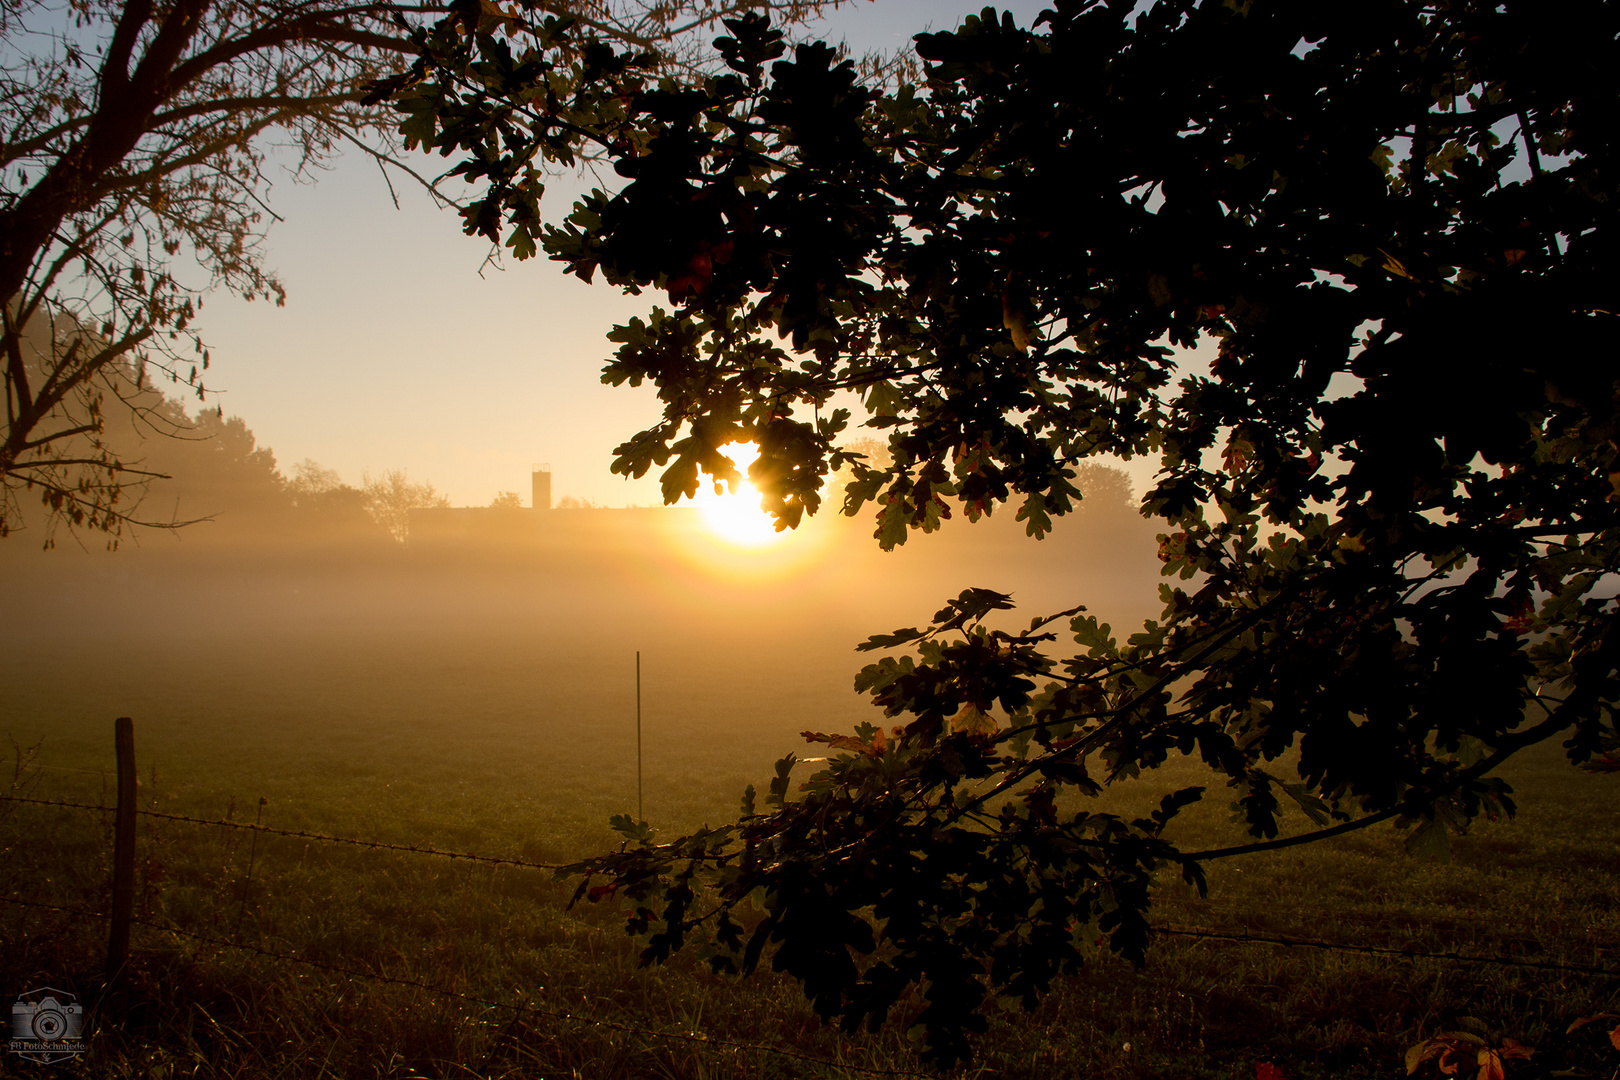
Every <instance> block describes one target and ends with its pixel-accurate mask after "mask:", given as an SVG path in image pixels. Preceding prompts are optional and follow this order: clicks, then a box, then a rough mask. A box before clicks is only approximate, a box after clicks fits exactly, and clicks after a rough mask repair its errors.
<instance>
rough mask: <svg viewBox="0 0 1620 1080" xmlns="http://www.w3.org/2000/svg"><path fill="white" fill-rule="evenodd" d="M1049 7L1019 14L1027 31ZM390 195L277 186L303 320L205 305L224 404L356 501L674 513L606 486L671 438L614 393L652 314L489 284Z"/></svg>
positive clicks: (879, 7) (545, 289) (877, 18)
mask: <svg viewBox="0 0 1620 1080" xmlns="http://www.w3.org/2000/svg"><path fill="white" fill-rule="evenodd" d="M1043 6H1046V5H1043V4H1040V3H1034V2H1028V0H1021V2H1017V3H1013V4H1010V5H1007V7H1008V9H1010V10H1012V11H1013V13H1014V15H1015V17H1016V18H1017V19H1018V20H1019V22H1020V23H1021V24H1022V25H1029V24H1030V23H1031V22H1032V21H1033V20H1034V18H1035V16H1036V15H1037V14H1038V13H1039V11H1040V10H1041V8H1042V7H1043ZM980 7H981V5H980V4H977V3H972V2H964V0H926V2H925V0H876V2H875V3H874V2H865V0H863V2H859V3H855V4H851V5H847V6H846V7H845V8H844V9H842V10H841V11H839V12H837V13H835V14H834V16H833V17H832V18H830V19H829V20H828V22H827V27H828V33H829V35H830V36H832V37H835V38H836V37H843V38H845V39H846V40H847V41H848V42H849V44H850V46H851V47H852V48H853V49H856V50H863V49H867V48H874V47H875V48H884V49H893V48H897V47H899V46H900V45H902V44H904V43H905V42H907V41H908V40H909V39H910V36H911V35H912V34H914V33H916V32H919V31H920V30H922V29H925V28H929V27H930V26H931V27H932V28H933V29H946V28H949V27H951V26H955V25H956V24H957V23H958V22H959V21H960V18H961V16H962V15H964V14H968V13H973V12H977V11H978V10H980ZM574 187H575V185H571V184H570V185H562V184H560V185H556V186H555V187H553V188H552V189H551V190H550V191H548V194H547V199H546V202H547V205H546V215H547V217H548V219H551V220H555V219H557V218H560V217H562V216H563V215H565V214H566V213H567V212H568V208H569V204H570V203H571V201H572V196H571V190H572V189H573V188H574ZM394 188H395V190H396V191H397V193H398V196H399V202H400V208H399V209H398V210H396V209H395V208H394V205H393V201H392V199H391V198H390V196H389V190H388V187H387V185H386V184H385V183H384V181H383V178H382V176H381V175H380V173H379V171H378V169H377V167H376V166H375V165H374V164H372V163H370V162H369V161H367V160H363V159H362V158H361V157H360V155H358V154H350V155H348V156H346V157H344V158H343V159H341V160H340V161H338V162H337V163H336V164H335V165H334V166H333V167H332V168H331V169H330V170H329V171H327V172H325V173H323V174H321V175H320V176H319V178H318V179H317V181H316V182H315V183H313V184H296V183H293V182H292V181H291V180H289V179H287V178H286V177H285V176H280V177H278V178H277V180H276V182H275V185H274V188H273V189H272V191H271V199H270V205H271V207H272V208H273V209H274V210H275V212H276V213H277V214H279V215H281V217H282V218H283V219H284V220H283V221H282V222H280V223H278V224H276V225H274V226H273V227H272V229H271V230H270V237H269V243H268V258H267V261H268V263H269V265H270V266H271V267H272V268H273V269H274V270H275V271H276V272H277V273H279V274H280V276H281V278H282V280H283V282H284V283H285V284H286V286H287V290H288V297H287V305H286V307H284V308H279V309H278V308H275V307H272V306H270V305H267V304H264V303H262V302H261V303H254V304H249V303H246V302H244V301H241V300H240V299H236V298H233V297H231V296H228V295H224V294H216V295H213V296H210V297H209V299H208V301H207V303H206V306H205V308H204V310H203V313H202V314H203V318H202V320H201V324H202V330H203V333H204V334H205V336H206V338H207V341H208V344H209V345H210V347H211V348H212V354H213V366H212V369H211V371H210V375H209V379H208V386H209V388H210V398H209V403H210V405H215V404H218V405H223V407H224V409H225V411H226V413H227V414H228V415H238V416H241V417H243V418H244V419H245V420H246V421H247V423H248V426H249V427H250V428H252V429H253V431H254V433H255V434H256V435H257V436H258V437H259V441H260V443H261V444H262V445H268V446H270V447H271V448H272V449H273V450H274V451H275V453H276V458H277V460H278V462H279V463H280V464H281V466H282V468H283V470H286V469H287V468H289V467H290V466H291V465H293V464H294V463H296V462H298V461H301V460H303V459H304V458H313V459H315V460H316V461H318V462H320V463H321V464H322V465H325V466H327V467H328V468H332V469H336V470H337V471H338V472H339V473H340V474H341V475H342V476H343V478H344V479H345V480H347V481H348V482H350V483H357V482H358V481H359V480H360V477H361V473H362V471H364V470H370V471H371V472H372V473H374V474H375V473H379V472H382V471H383V470H387V469H393V468H405V469H407V470H408V471H409V472H410V474H411V477H412V478H413V479H416V480H425V481H429V482H431V483H432V484H434V485H435V486H436V487H437V488H438V489H439V490H441V491H443V492H445V493H446V494H448V495H449V496H450V498H451V500H452V501H453V502H454V503H455V504H456V505H483V504H486V503H488V502H489V500H490V499H491V498H492V497H494V495H495V493H496V492H497V491H500V490H510V491H517V492H520V493H522V494H523V495H524V497H525V499H526V498H527V496H528V492H529V468H530V465H531V464H532V463H534V462H548V463H550V465H551V466H552V470H553V474H554V479H553V485H552V491H553V494H554V497H557V498H560V497H562V496H564V495H577V496H583V497H586V498H590V499H593V500H595V501H597V502H603V503H607V504H609V505H626V504H638V503H639V504H653V503H657V502H659V501H660V496H659V491H658V487H657V480H656V477H655V476H654V475H652V474H649V475H648V476H647V477H645V478H643V479H642V480H640V481H626V480H624V479H623V478H622V477H617V476H614V475H612V474H611V473H610V472H609V466H610V463H611V461H612V456H613V455H612V451H613V447H614V446H615V445H617V444H618V443H619V442H621V441H623V440H624V439H625V438H628V437H629V436H630V435H632V434H634V433H635V432H636V431H638V430H640V429H641V428H643V427H646V426H648V425H649V424H650V423H652V422H654V421H655V420H656V418H657V415H658V407H657V402H656V399H655V398H654V397H653V395H652V393H651V391H650V389H648V388H645V387H644V388H642V389H641V390H629V389H626V388H619V389H612V388H608V387H604V386H602V385H601V384H600V382H599V378H598V377H599V372H600V369H601V366H602V361H603V360H604V359H605V358H606V357H607V356H608V355H609V352H610V350H609V349H608V347H607V343H606V342H605V340H604V335H605V333H606V332H607V330H608V329H609V328H610V327H611V325H612V324H613V323H614V322H615V321H622V320H623V319H625V318H626V317H628V316H631V315H636V314H642V313H644V312H645V311H647V310H648V309H649V308H650V307H651V305H652V303H654V302H655V300H654V298H653V297H652V296H650V295H646V296H642V297H623V296H620V295H618V294H617V293H616V292H615V291H614V290H612V289H611V288H609V287H606V286H603V285H600V284H599V285H597V286H595V287H592V286H586V285H584V284H582V283H580V282H579V281H578V280H577V279H574V278H571V277H565V276H564V275H563V273H562V272H561V269H560V267H559V266H558V265H557V264H555V263H550V262H548V261H544V260H531V261H530V262H527V263H522V264H519V263H516V262H511V261H509V262H508V263H507V264H506V265H505V267H504V268H492V267H484V269H483V274H482V276H480V273H479V270H480V266H481V264H482V263H483V261H484V258H485V255H486V254H487V253H488V245H487V243H486V242H484V241H483V240H480V239H473V238H469V237H466V236H463V235H462V234H461V231H460V228H459V226H458V224H457V219H456V217H455V215H454V214H453V213H452V212H449V211H442V210H438V209H436V208H434V207H433V206H432V205H431V204H430V203H429V201H428V199H427V198H426V196H425V195H424V194H423V193H421V192H420V191H419V190H413V188H412V187H411V185H410V183H409V182H408V181H406V182H403V183H402V182H401V181H400V180H399V179H396V180H395V182H394ZM659 299H661V296H660V297H659Z"/></svg>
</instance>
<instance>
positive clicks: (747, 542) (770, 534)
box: [692, 443, 786, 547]
mask: <svg viewBox="0 0 1620 1080" xmlns="http://www.w3.org/2000/svg"><path fill="white" fill-rule="evenodd" d="M726 456H727V457H729V458H731V459H732V461H734V462H736V464H737V469H738V471H739V472H741V473H743V475H744V476H746V475H747V474H748V466H749V465H751V464H753V461H754V459H755V458H757V457H759V448H758V447H756V446H755V445H753V444H752V443H734V444H732V445H731V446H730V447H729V448H727V450H726ZM714 487H715V485H714V481H713V479H712V478H710V477H708V476H705V477H703V478H702V482H701V483H700V484H699V485H698V491H697V496H696V497H695V498H694V499H693V500H692V502H693V503H694V504H695V505H696V506H697V507H698V509H699V510H701V511H703V523H704V525H706V526H707V527H708V529H709V531H710V532H711V533H713V534H714V535H715V536H716V537H717V538H719V539H720V540H723V541H725V542H726V543H728V544H732V545H734V546H736V547H763V546H765V545H766V544H774V543H776V542H777V541H778V540H780V539H782V537H783V536H784V535H786V534H785V533H781V532H777V531H776V525H775V523H774V522H772V520H771V516H770V515H769V514H767V513H766V512H765V511H763V510H761V509H760V508H759V492H758V491H757V490H755V488H754V485H753V484H750V483H749V482H748V481H747V480H746V479H745V480H743V481H742V482H741V483H739V484H738V485H737V489H736V490H735V491H731V490H727V489H725V488H724V486H723V485H722V491H721V492H719V493H717V492H716V491H715V490H714Z"/></svg>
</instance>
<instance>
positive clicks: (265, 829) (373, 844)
mask: <svg viewBox="0 0 1620 1080" xmlns="http://www.w3.org/2000/svg"><path fill="white" fill-rule="evenodd" d="M0 802H19V803H31V804H33V805H35V806H65V807H68V808H69V809H74V810H99V811H101V812H103V813H111V812H112V811H113V809H114V808H113V807H111V806H98V805H97V804H95V803H78V802H59V801H57V800H54V799H30V798H25V797H24V796H21V795H0ZM135 813H137V814H139V815H142V816H143V817H151V818H162V819H163V820H165V821H184V822H187V823H189V824H192V825H211V826H215V827H217V828H221V829H243V830H245V831H247V832H255V833H265V834H267V835H270V836H290V837H293V838H295V839H299V840H321V841H324V842H326V843H328V844H350V845H352V846H354V847H363V848H375V849H377V850H379V851H402V852H405V853H406V854H410V855H437V856H439V857H441V858H445V859H466V860H467V861H468V862H479V863H490V864H493V865H496V866H521V867H526V868H528V869H531V870H561V869H563V867H564V866H565V865H567V864H565V863H542V862H533V861H531V860H529V859H511V858H507V857H505V856H502V855H479V854H476V853H474V852H470V851H449V850H447V849H445V848H436V847H424V846H422V845H421V844H389V843H384V842H383V841H381V840H359V839H356V838H355V837H351V836H332V835H331V834H329V833H316V832H307V831H305V830H303V829H277V828H273V827H271V826H269V825H260V824H257V823H255V822H252V821H232V820H230V819H229V818H200V817H192V816H191V815H189V814H170V813H167V812H165V811H162V810H140V809H137V810H136V811H135Z"/></svg>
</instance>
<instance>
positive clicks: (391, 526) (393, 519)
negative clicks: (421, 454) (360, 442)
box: [361, 469, 450, 544]
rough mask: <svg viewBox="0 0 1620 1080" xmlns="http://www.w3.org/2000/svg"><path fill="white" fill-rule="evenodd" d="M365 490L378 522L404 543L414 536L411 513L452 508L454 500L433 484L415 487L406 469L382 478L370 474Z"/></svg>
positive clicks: (370, 508)
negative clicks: (440, 491) (435, 488)
mask: <svg viewBox="0 0 1620 1080" xmlns="http://www.w3.org/2000/svg"><path fill="white" fill-rule="evenodd" d="M364 480H365V482H364V484H363V485H362V486H361V490H362V491H364V492H365V493H366V509H367V510H369V511H370V512H371V516H372V517H373V518H375V519H376V520H377V523H378V524H379V525H381V526H382V527H383V528H385V529H387V530H388V532H389V534H390V535H392V536H393V538H394V539H395V540H398V541H399V542H400V543H402V544H403V543H404V542H405V541H406V540H407V539H409V538H410V535H411V511H412V510H422V509H426V508H429V507H443V506H449V505H450V500H449V498H448V497H446V496H444V495H440V494H439V493H438V492H437V491H434V490H433V485H432V484H413V483H411V481H410V478H409V477H408V476H406V474H405V470H404V469H390V470H388V472H386V473H384V474H383V475H382V477H381V478H380V479H376V480H373V479H372V478H371V475H370V474H369V473H368V474H366V475H365V478H364Z"/></svg>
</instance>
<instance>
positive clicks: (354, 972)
mask: <svg viewBox="0 0 1620 1080" xmlns="http://www.w3.org/2000/svg"><path fill="white" fill-rule="evenodd" d="M118 750H119V754H120V758H121V760H120V762H119V766H120V768H119V769H118V778H119V781H120V783H119V788H120V791H119V799H118V802H117V805H116V806H108V805H106V804H105V802H103V803H87V802H76V801H71V800H62V799H41V798H36V797H33V796H27V795H19V794H15V793H14V792H13V793H7V792H0V803H10V804H20V805H31V806H40V807H53V808H57V809H67V810H84V811H92V812H96V813H99V814H102V815H106V814H109V813H111V814H114V815H115V822H114V829H115V832H117V833H119V834H121V835H133V832H134V819H135V818H137V817H147V818H152V819H157V820H164V821H174V822H181V823H185V824H190V825H195V826H199V827H204V828H218V829H231V830H239V831H242V832H247V833H251V834H253V835H255V836H257V835H260V834H262V835H266V836H280V837H286V838H289V839H297V840H304V841H314V842H319V843H329V844H339V845H347V846H350V847H356V848H363V849H370V850H377V851H386V852H395V853H400V854H407V855H417V856H426V857H430V858H442V859H455V860H462V861H466V862H471V863H477V864H483V865H489V866H504V867H513V868H519V869H530V870H542V871H552V872H555V871H558V870H562V869H565V868H566V866H567V865H568V864H564V863H548V862H540V861H536V860H531V859H522V858H514V857H510V856H501V855H489V854H484V853H479V852H468V851H455V850H450V849H446V848H440V847H433V846H430V845H422V844H398V843H389V842H386V841H378V840H365V839H361V838H358V837H348V836H336V835H332V834H330V833H322V832H314V831H310V830H306V829H282V828H277V827H275V826H270V825H265V824H263V823H262V821H254V822H248V821H236V820H233V819H230V818H206V817H196V816H193V815H190V814H179V813H172V812H168V811H161V810H154V809H142V808H139V807H137V806H135V803H134V788H135V784H134V761H133V743H132V742H130V743H129V744H128V750H127V754H128V760H127V761H126V760H122V759H123V758H124V756H125V752H126V746H125V742H124V741H123V740H120V741H119V744H118ZM61 771H72V772H83V773H90V774H95V773H96V770H89V769H72V770H69V769H63V770H61ZM100 775H103V776H105V775H106V774H105V773H100ZM126 776H127V778H128V779H127V782H126ZM261 809H262V802H261ZM118 847H119V850H118V852H117V853H116V855H115V866H114V879H115V886H114V890H113V906H112V907H113V909H112V910H111V911H107V912H98V911H92V910H89V909H85V908H75V907H67V906H63V905H58V904H52V903H47V902H44V901H39V900H30V899H26V898H24V897H19V896H0V903H5V904H9V905H14V906H20V907H27V908H35V909H42V910H48V911H53V912H56V913H59V914H66V915H71V916H74V917H76V918H80V919H85V920H91V919H94V920H106V921H109V923H110V932H109V954H108V960H107V969H108V975H109V978H111V977H114V976H116V975H117V974H118V973H119V972H120V971H122V969H123V967H124V964H125V963H126V961H127V951H128V947H129V946H128V942H129V928H130V927H131V926H141V927H144V928H148V929H152V930H157V931H160V932H163V933H167V934H171V935H174V936H176V937H179V938H185V939H189V940H192V941H195V942H199V943H202V944H206V945H209V946H213V947H215V948H225V949H233V950H238V951H242V952H247V953H253V954H257V955H259V956H262V957H265V958H266V959H270V960H273V961H276V962H278V963H285V964H294V965H300V966H304V967H309V968H314V969H317V970H322V971H325V972H327V973H329V974H333V975H337V976H341V977H344V978H350V979H361V980H365V981H368V982H372V983H377V984H385V985H396V986H403V987H409V988H414V989H417V990H421V991H423V992H426V993H430V994H434V995H436V996H440V997H443V998H447V999H453V1000H459V1001H464V1002H467V1003H469V1004H476V1005H479V1006H483V1007H486V1008H490V1009H494V1010H498V1011H499V1010H508V1009H510V1010H514V1013H513V1019H512V1023H510V1024H508V1025H507V1026H506V1030H505V1032H503V1034H502V1035H501V1037H500V1039H498V1040H497V1047H496V1049H498V1044H499V1042H500V1041H502V1040H504V1039H505V1037H506V1035H507V1034H508V1033H509V1032H510V1031H511V1030H512V1029H513V1028H514V1027H515V1026H516V1024H517V1022H518V1021H519V1020H521V1019H522V1017H523V1016H524V1015H525V1014H532V1015H534V1016H537V1017H543V1018H546V1019H549V1020H552V1021H557V1022H565V1023H572V1024H578V1025H584V1026H591V1027H596V1028H600V1029H604V1030H610V1031H618V1032H622V1033H625V1034H631V1035H637V1036H641V1037H644V1038H650V1039H656V1040H662V1041H667V1042H680V1043H687V1044H695V1045H702V1046H706V1047H709V1048H714V1049H722V1050H731V1051H750V1052H754V1053H765V1054H771V1055H775V1056H778V1057H782V1058H787V1059H791V1060H795V1061H800V1062H803V1063H805V1064H815V1065H821V1066H825V1067H828V1068H834V1069H843V1070H845V1071H846V1072H851V1073H859V1074H862V1075H870V1076H897V1077H928V1076H931V1075H932V1074H929V1073H923V1072H916V1071H911V1070H905V1069H894V1068H888V1067H874V1066H866V1065H859V1064H855V1063H852V1062H848V1061H838V1060H835V1059H832V1058H827V1057H820V1056H817V1055H814V1054H807V1053H805V1052H803V1051H800V1050H796V1049H793V1048H791V1047H786V1046H781V1045H774V1044H768V1043H751V1042H742V1041H738V1040H732V1039H726V1038H723V1037H720V1036H715V1035H709V1034H705V1033H702V1032H692V1031H685V1032H680V1031H669V1030H664V1029H660V1028H654V1027H648V1026H645V1025H638V1024H630V1023H625V1022H622V1021H618V1020H613V1019H610V1018H607V1017H603V1016H592V1015H587V1014H585V1013H583V1012H580V1011H566V1010H557V1009H550V1008H546V1007H544V1006H541V1005H537V1004H534V1003H532V1002H528V1001H522V1002H513V1001H496V1000H493V999H489V998H484V997H480V996H478V995H473V994H466V993H463V992H461V991H458V990H454V989H451V988H449V987H443V986H437V985H434V984H432V983H428V982H423V981H419V980H415V979H407V978H401V977H399V976H393V975H387V974H384V973H381V972H376V971H368V970H365V969H364V968H358V967H350V966H345V965H339V964H331V963H328V962H326V961H322V960H316V959H313V958H311V957H306V956H300V955H297V954H295V953H290V952H283V951H279V950H275V949H268V948H265V947H263V946H261V945H254V944H248V943H245V942H241V941H237V940H232V939H229V938H222V937H218V936H215V935H211V934H203V933H198V932H196V931H194V930H188V929H185V928H183V927H180V926H176V925H173V924H172V923H169V922H166V921H160V920H155V919H147V918H142V917H137V916H135V915H134V914H133V908H132V905H131V904H130V903H129V900H128V897H127V896H121V889H120V886H124V888H123V891H124V892H127V888H128V887H127V886H125V885H124V883H125V882H129V881H132V880H133V858H134V852H133V845H132V844H130V845H124V844H120V845H118ZM126 847H127V850H125V849H126ZM126 864H127V865H126ZM1152 931H1153V933H1155V934H1162V935H1164V936H1167V937H1180V938H1186V939H1192V940H1198V941H1210V942H1220V943H1227V944H1247V945H1268V946H1274V947H1280V948H1301V949H1313V950H1320V951H1326V952H1334V953H1355V954H1362V955H1371V956H1385V957H1390V958H1393V959H1401V960H1407V961H1419V960H1431V961H1442V962H1448V963H1458V964H1474V965H1488V966H1495V967H1503V968H1518V969H1528V970H1539V971H1555V972H1563V973H1567V974H1575V975H1585V976H1597V977H1603V978H1617V977H1620V965H1613V966H1610V965H1603V964H1577V963H1568V962H1565V961H1557V960H1538V959H1534V958H1530V957H1523V956H1508V955H1503V954H1496V953H1484V952H1464V951H1462V950H1460V949H1449V950H1443V951H1442V950H1433V949H1419V948H1413V947H1395V946H1385V945H1373V944H1367V943H1360V942H1344V941H1328V940H1325V939H1320V938H1307V937H1295V936H1290V935H1283V934H1268V933H1262V932H1257V931H1253V930H1249V929H1220V928H1207V927H1186V926H1171V925H1155V926H1153V927H1152ZM120 937H121V945H120ZM492 1053H493V1051H492Z"/></svg>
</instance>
